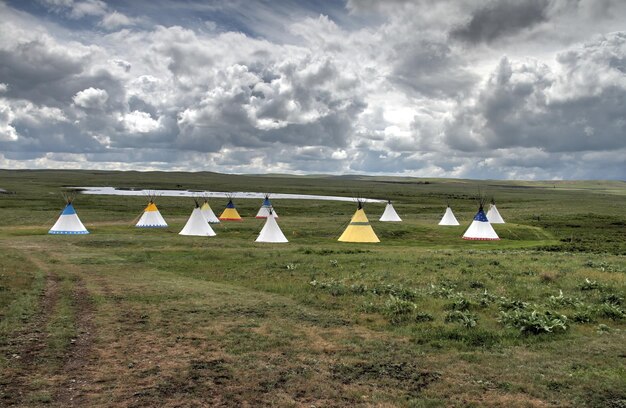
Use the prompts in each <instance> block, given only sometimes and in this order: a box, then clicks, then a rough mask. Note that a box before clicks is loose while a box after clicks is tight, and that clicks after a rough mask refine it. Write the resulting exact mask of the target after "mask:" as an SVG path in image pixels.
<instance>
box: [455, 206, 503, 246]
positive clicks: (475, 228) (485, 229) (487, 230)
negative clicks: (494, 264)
mask: <svg viewBox="0 0 626 408" xmlns="http://www.w3.org/2000/svg"><path fill="white" fill-rule="evenodd" d="M479 204H480V206H479V207H478V212H477V213H476V215H475V216H474V220H473V221H472V223H471V224H470V226H469V228H468V229H467V230H466V231H465V234H463V239H469V240H477V241H493V240H498V239H500V237H498V234H496V231H495V230H494V229H493V227H492V226H491V224H490V223H489V221H488V220H487V216H486V215H485V211H484V210H483V205H484V204H485V200H484V199H482V198H481V199H480V200H479Z"/></svg>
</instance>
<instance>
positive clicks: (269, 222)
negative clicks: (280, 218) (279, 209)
mask: <svg viewBox="0 0 626 408" xmlns="http://www.w3.org/2000/svg"><path fill="white" fill-rule="evenodd" d="M255 242H274V243H281V242H289V241H288V240H287V238H286V237H285V234H283V232H282V231H281V230H280V227H279V226H278V223H277V222H276V217H274V214H273V211H272V210H270V211H269V214H268V216H267V217H266V218H265V225H264V226H263V229H262V230H261V232H260V233H259V237H258V238H257V239H256V241H255Z"/></svg>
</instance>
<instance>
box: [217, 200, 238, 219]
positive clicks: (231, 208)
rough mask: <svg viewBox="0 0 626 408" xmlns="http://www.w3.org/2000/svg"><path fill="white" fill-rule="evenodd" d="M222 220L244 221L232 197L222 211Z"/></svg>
mask: <svg viewBox="0 0 626 408" xmlns="http://www.w3.org/2000/svg"><path fill="white" fill-rule="evenodd" d="M220 220H222V221H243V219H242V218H241V216H240V215H239V213H238V212H237V209H236V208H235V204H234V203H233V199H232V198H230V197H229V198H228V204H226V208H225V209H224V211H222V214H221V215H220Z"/></svg>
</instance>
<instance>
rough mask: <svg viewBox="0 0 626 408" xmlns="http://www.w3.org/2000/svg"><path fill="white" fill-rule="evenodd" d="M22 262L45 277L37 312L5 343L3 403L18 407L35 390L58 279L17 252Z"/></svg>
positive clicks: (39, 263) (37, 261) (31, 257)
mask: <svg viewBox="0 0 626 408" xmlns="http://www.w3.org/2000/svg"><path fill="white" fill-rule="evenodd" d="M21 252H22V254H23V255H24V256H25V257H26V259H27V260H28V261H29V262H31V263H32V264H33V265H34V266H35V267H36V268H39V269H41V270H42V271H44V273H45V277H44V279H45V286H44V290H43V292H42V293H41V295H40V300H39V304H40V307H39V311H38V312H37V314H36V315H35V316H34V317H33V318H32V319H31V320H30V321H29V322H27V323H26V325H25V326H24V327H23V328H22V329H21V330H20V331H18V332H17V333H16V334H15V335H14V336H13V338H12V339H11V340H9V344H8V350H9V356H7V359H8V360H9V366H8V367H7V370H8V380H9V381H8V383H7V384H2V388H3V389H4V390H3V391H2V396H3V403H6V404H7V405H22V404H24V403H25V402H27V401H24V399H25V398H26V397H28V396H29V394H30V393H31V392H33V391H36V387H34V386H33V384H32V377H33V373H34V372H37V371H39V368H40V366H41V365H42V364H45V359H46V355H45V353H46V351H47V348H48V330H47V327H48V324H49V322H50V321H51V319H52V316H53V315H54V312H55V310H56V308H57V304H58V301H59V280H60V278H59V276H58V275H57V274H56V273H55V272H54V271H53V270H51V269H50V268H49V267H48V266H47V265H46V264H45V263H44V262H42V261H41V260H40V259H38V258H37V257H35V256H34V255H32V253H30V252H28V251H21ZM42 360H43V361H42Z"/></svg>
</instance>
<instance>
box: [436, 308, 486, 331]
mask: <svg viewBox="0 0 626 408" xmlns="http://www.w3.org/2000/svg"><path fill="white" fill-rule="evenodd" d="M444 321H445V322H446V323H459V324H460V325H461V326H464V327H476V325H477V324H478V316H476V315H475V314H473V313H468V312H462V311H460V310H453V311H451V312H448V313H446V317H445V318H444Z"/></svg>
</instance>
